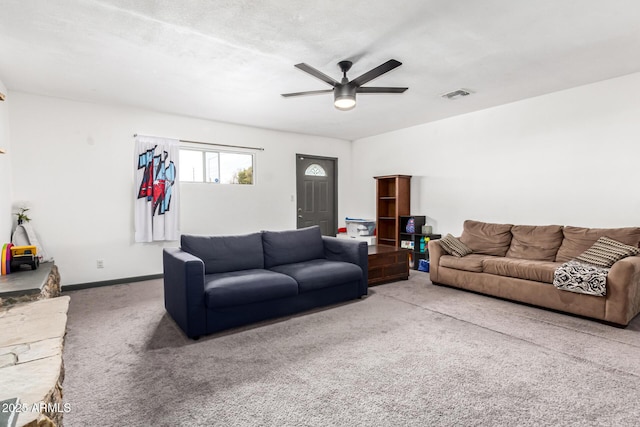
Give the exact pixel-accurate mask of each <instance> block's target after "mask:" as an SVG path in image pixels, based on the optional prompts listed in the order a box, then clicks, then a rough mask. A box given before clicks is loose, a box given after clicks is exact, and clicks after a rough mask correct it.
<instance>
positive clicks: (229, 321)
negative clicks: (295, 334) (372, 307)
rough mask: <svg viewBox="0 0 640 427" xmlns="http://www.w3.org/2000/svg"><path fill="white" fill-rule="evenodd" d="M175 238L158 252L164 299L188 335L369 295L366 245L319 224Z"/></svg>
mask: <svg viewBox="0 0 640 427" xmlns="http://www.w3.org/2000/svg"><path fill="white" fill-rule="evenodd" d="M180 244H181V247H180V248H165V249H164V251H163V269H164V304H165V308H166V310H167V312H168V313H169V314H170V315H171V317H172V318H173V319H174V320H175V322H176V323H177V324H178V326H180V328H182V330H183V331H184V332H185V334H186V335H187V336H188V337H190V338H193V339H197V338H198V337H200V336H201V335H206V334H210V333H213V332H217V331H221V330H224V329H228V328H232V327H235V326H240V325H244V324H248V323H253V322H256V321H259V320H264V319H269V318H275V317H280V316H286V315H290V314H293V313H297V312H300V311H304V310H308V309H310V308H313V307H319V306H324V305H329V304H335V303H338V302H341V301H347V300H351V299H356V298H359V297H361V296H363V295H366V294H367V244H366V243H365V242H359V241H353V240H343V239H337V238H335V237H327V236H322V235H321V233H320V228H319V227H317V226H314V227H308V228H302V229H299V230H288V231H262V232H259V233H252V234H247V235H237V236H195V235H183V236H181V240H180Z"/></svg>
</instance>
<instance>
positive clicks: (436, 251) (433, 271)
mask: <svg viewBox="0 0 640 427" xmlns="http://www.w3.org/2000/svg"><path fill="white" fill-rule="evenodd" d="M441 256H442V246H440V243H438V241H437V240H429V278H430V279H431V281H432V282H435V283H437V282H438V268H439V265H440V257H441Z"/></svg>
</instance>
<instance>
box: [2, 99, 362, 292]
mask: <svg viewBox="0 0 640 427" xmlns="http://www.w3.org/2000/svg"><path fill="white" fill-rule="evenodd" d="M10 112H11V137H12V151H13V155H12V166H13V174H14V182H13V184H14V196H15V197H14V199H15V200H24V201H26V202H28V203H29V204H30V206H31V207H32V209H31V211H30V213H31V214H32V215H30V216H31V217H32V222H31V224H32V225H33V226H34V228H35V230H36V231H37V232H38V234H39V236H40V240H41V242H42V244H43V246H44V247H45V249H46V250H47V251H48V252H50V254H51V255H52V256H53V257H54V258H55V261H56V264H57V265H58V266H59V268H60V273H61V275H62V280H63V285H70V284H78V283H87V282H96V281H103V280H112V279H120V278H127V277H136V276H144V275H151V274H158V273H161V272H162V255H161V252H162V247H163V245H162V244H158V243H154V244H139V243H134V242H133V197H134V191H135V190H134V187H135V184H134V182H133V173H134V171H133V164H134V159H133V154H134V140H133V134H134V133H140V134H146V135H157V136H166V137H177V138H181V139H187V140H195V141H206V142H218V143H224V144H235V145H248V146H258V147H264V148H265V151H263V152H258V154H257V160H256V181H257V185H255V186H225V185H219V186H216V185H205V184H193V183H183V184H181V187H180V189H181V191H182V194H181V206H182V209H181V232H183V233H194V234H234V233H244V232H252V231H257V230H261V229H271V230H277V229H288V228H295V226H296V215H295V201H292V200H291V197H292V195H295V190H296V177H295V161H296V160H295V154H296V153H304V154H316V155H320V156H328V157H337V158H338V168H339V170H338V174H339V176H341V177H345V176H348V175H349V172H348V171H349V167H350V165H351V147H350V143H349V142H347V141H342V140H337V139H328V138H319V137H311V136H305V135H298V134H292V133H285V132H276V131H269V130H263V129H257V128H251V127H244V126H236V125H231V124H225V123H217V122H212V121H206V120H198V119H193V118H187V117H181V116H174V115H167V114H161V113H156V112H151V111H146V110H139V109H133V108H125V107H120V106H118V107H115V106H106V105H96V104H89V103H80V102H72V101H67V100H62V99H57V98H49V97H42V96H35V95H30V94H24V93H16V92H12V94H11V105H10ZM347 185H348V180H347V179H342V180H340V184H339V188H338V198H339V200H338V201H339V206H340V209H339V211H338V217H339V218H344V217H345V216H346V212H345V211H343V209H342V207H343V206H344V203H342V200H344V199H345V198H346V197H347V191H348V187H347ZM0 218H1V217H0ZM166 245H167V246H178V242H170V243H168V244H166ZM98 259H102V260H104V266H105V268H104V269H97V268H96V260H98Z"/></svg>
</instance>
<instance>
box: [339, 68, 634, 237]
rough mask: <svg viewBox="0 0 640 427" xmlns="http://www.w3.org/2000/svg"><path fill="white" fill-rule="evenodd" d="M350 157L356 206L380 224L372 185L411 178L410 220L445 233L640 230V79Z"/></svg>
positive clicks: (357, 148)
mask: <svg viewBox="0 0 640 427" xmlns="http://www.w3.org/2000/svg"><path fill="white" fill-rule="evenodd" d="M443 102H464V99H460V100H456V101H443ZM352 149H353V159H354V163H353V172H352V173H353V175H352V182H353V183H354V191H353V198H352V199H350V203H352V206H354V207H360V208H361V209H366V212H365V213H363V214H362V215H365V214H366V215H369V216H373V215H375V184H374V180H373V179H372V177H373V176H375V175H385V174H408V175H413V179H412V200H411V211H412V212H411V213H412V214H414V215H426V216H427V217H428V223H430V224H432V225H434V231H435V232H439V233H452V234H456V235H459V233H460V232H461V231H462V223H463V221H464V220H465V219H477V220H483V221H489V222H504V223H512V224H561V225H576V226H586V227H619V226H639V225H640V190H638V173H637V171H638V165H639V163H640V73H636V74H632V75H628V76H624V77H620V78H616V79H612V80H607V81H603V82H599V83H596V84H591V85H587V86H582V87H577V88H573V89H570V90H565V91H561V92H556V93H552V94H549V95H544V96H540V97H536V98H531V99H528V100H524V101H520V102H516V103H512V104H509V105H504V106H500V107H496V108H491V109H487V110H483V111H479V112H476V113H470V114H466V115H462V116H457V117H453V118H450V119H446V120H441V121H438V122H433V123H428V124H424V125H420V126H415V127H411V128H407V129H403V130H400V131H395V132H391V133H387V134H383V135H378V136H375V137H370V138H366V139H361V140H358V141H354V143H353V146H352ZM356 159H357V160H356Z"/></svg>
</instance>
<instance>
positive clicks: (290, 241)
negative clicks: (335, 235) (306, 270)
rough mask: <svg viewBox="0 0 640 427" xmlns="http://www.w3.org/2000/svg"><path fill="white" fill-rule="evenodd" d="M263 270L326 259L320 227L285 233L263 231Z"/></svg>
mask: <svg viewBox="0 0 640 427" xmlns="http://www.w3.org/2000/svg"><path fill="white" fill-rule="evenodd" d="M262 244H263V246H264V266H265V268H271V267H275V266H276V265H282V264H293V263H295V262H303V261H309V260H312V259H322V258H326V256H325V254H324V243H323V241H322V233H321V232H320V227H318V226H317V225H314V226H313V227H307V228H300V229H298V230H287V231H263V232H262Z"/></svg>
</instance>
